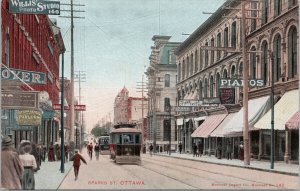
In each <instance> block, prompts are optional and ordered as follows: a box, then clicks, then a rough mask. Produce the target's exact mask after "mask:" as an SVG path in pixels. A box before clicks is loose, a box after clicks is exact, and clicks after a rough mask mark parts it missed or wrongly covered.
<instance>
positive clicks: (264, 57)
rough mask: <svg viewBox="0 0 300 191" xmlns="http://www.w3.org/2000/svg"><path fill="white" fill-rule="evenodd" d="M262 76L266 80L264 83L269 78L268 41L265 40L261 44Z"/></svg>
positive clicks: (265, 82) (265, 81)
mask: <svg viewBox="0 0 300 191" xmlns="http://www.w3.org/2000/svg"><path fill="white" fill-rule="evenodd" d="M261 51H262V56H261V78H262V79H263V80H264V85H266V84H267V80H268V43H267V42H266V41H264V42H263V43H262V46H261Z"/></svg>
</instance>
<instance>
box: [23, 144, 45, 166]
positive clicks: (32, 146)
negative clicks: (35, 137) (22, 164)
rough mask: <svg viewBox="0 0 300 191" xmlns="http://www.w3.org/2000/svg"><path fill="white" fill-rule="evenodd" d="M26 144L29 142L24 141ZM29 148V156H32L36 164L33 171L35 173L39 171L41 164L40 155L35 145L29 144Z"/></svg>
mask: <svg viewBox="0 0 300 191" xmlns="http://www.w3.org/2000/svg"><path fill="white" fill-rule="evenodd" d="M26 142H29V141H26ZM31 148H32V149H31V152H30V154H31V155H33V156H34V158H35V161H36V164H37V168H36V169H35V171H38V170H40V166H41V163H42V160H41V153H40V151H39V150H38V146H37V145H36V144H35V143H31Z"/></svg>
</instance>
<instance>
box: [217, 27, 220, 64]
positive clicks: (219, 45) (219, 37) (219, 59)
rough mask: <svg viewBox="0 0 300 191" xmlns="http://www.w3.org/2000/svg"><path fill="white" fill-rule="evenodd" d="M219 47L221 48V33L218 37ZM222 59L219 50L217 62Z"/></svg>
mask: <svg viewBox="0 0 300 191" xmlns="http://www.w3.org/2000/svg"><path fill="white" fill-rule="evenodd" d="M217 47H221V33H219V34H218V35H217ZM220 58H221V51H220V50H218V51H217V61H219V60H220Z"/></svg>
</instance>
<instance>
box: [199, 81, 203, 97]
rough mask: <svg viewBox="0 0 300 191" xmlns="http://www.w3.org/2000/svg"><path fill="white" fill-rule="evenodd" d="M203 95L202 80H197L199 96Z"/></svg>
mask: <svg viewBox="0 0 300 191" xmlns="http://www.w3.org/2000/svg"><path fill="white" fill-rule="evenodd" d="M202 97H203V89H202V81H199V98H200V99H202Z"/></svg>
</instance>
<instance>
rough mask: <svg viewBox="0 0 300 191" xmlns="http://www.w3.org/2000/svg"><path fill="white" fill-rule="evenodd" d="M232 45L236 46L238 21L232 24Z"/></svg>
mask: <svg viewBox="0 0 300 191" xmlns="http://www.w3.org/2000/svg"><path fill="white" fill-rule="evenodd" d="M231 47H232V48H236V22H233V23H232V24H231Z"/></svg>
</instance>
